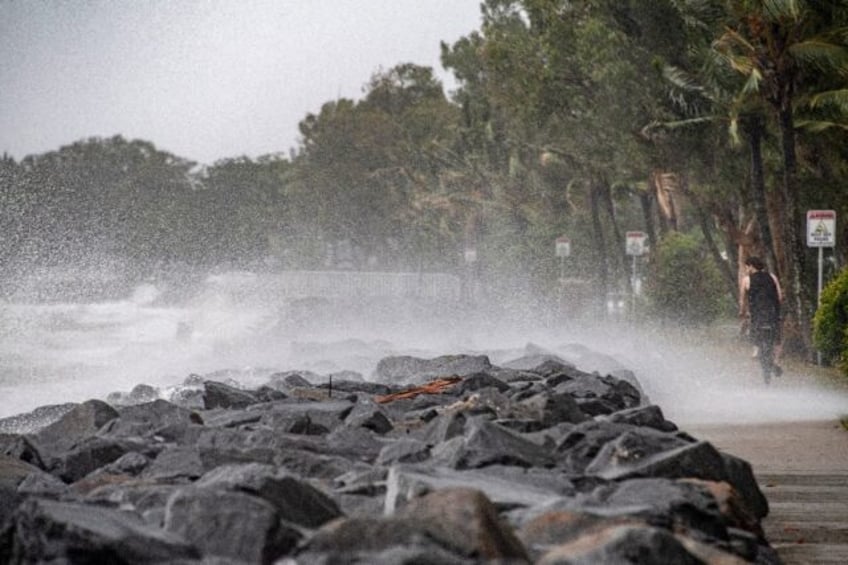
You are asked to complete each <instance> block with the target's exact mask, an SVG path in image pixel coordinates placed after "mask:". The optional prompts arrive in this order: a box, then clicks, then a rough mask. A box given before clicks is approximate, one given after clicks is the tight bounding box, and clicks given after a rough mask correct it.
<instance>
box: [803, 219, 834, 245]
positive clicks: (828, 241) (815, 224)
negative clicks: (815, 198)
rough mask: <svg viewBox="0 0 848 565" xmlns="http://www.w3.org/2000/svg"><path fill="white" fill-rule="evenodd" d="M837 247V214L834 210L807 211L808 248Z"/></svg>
mask: <svg viewBox="0 0 848 565" xmlns="http://www.w3.org/2000/svg"><path fill="white" fill-rule="evenodd" d="M835 245H836V212H835V211H834V210H808V211H807V246H808V247H833V246H835Z"/></svg>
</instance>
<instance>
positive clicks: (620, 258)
mask: <svg viewBox="0 0 848 565" xmlns="http://www.w3.org/2000/svg"><path fill="white" fill-rule="evenodd" d="M598 185H599V190H600V191H601V197H602V198H603V200H604V207H605V208H606V211H607V215H608V216H609V218H610V223H611V224H612V233H613V238H614V242H615V243H614V248H615V249H619V250H620V252H619V253H616V254H615V255H614V257H616V262H615V264H616V267H617V269H616V278H617V277H618V276H619V275H621V274H624V273H627V250H626V249H625V242H624V234H623V233H622V232H621V228H620V227H619V225H618V217H617V215H616V213H615V203H614V202H613V201H612V189H611V188H610V185H609V183H608V182H607V181H606V180H605V179H604V180H600V181H598ZM624 279H625V280H627V290H628V292H632V291H633V289H632V288H631V281H630V277H628V276H626V275H625V276H624Z"/></svg>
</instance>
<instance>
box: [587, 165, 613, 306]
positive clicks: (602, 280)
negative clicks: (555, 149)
mask: <svg viewBox="0 0 848 565" xmlns="http://www.w3.org/2000/svg"><path fill="white" fill-rule="evenodd" d="M598 192H599V190H598V185H597V184H596V183H595V182H590V183H589V204H590V208H591V214H592V232H593V235H594V237H595V249H596V251H597V257H598V282H599V286H600V296H599V298H600V300H601V301H602V302H603V301H606V294H607V292H608V291H609V266H608V265H607V245H606V240H605V238H604V230H603V226H602V225H601V213H600V195H599V194H598Z"/></svg>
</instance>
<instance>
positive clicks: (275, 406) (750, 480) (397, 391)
mask: <svg viewBox="0 0 848 565" xmlns="http://www.w3.org/2000/svg"><path fill="white" fill-rule="evenodd" d="M342 376H343V378H339V377H338V376H337V377H336V378H332V379H331V378H328V377H319V376H317V375H314V374H310V373H307V372H297V371H288V372H283V373H277V374H273V375H271V376H270V377H269V378H268V380H267V382H266V383H264V384H263V385H261V386H258V387H255V388H250V389H246V388H243V387H241V386H238V385H237V383H235V382H221V381H218V380H214V379H212V378H203V377H199V376H196V375H194V376H192V377H190V378H189V379H187V380H186V384H185V386H184V387H182V388H181V389H180V390H179V391H178V392H177V393H175V394H171V395H168V398H161V396H162V392H161V391H159V390H157V389H154V388H152V387H147V386H139V387H137V388H136V389H134V390H133V391H132V392H130V393H128V394H115V395H112V396H110V397H109V399H108V400H109V402H105V401H101V400H89V401H86V402H83V403H79V404H75V403H69V404H65V405H61V406H53V407H44V408H41V409H39V410H37V411H35V412H33V413H31V414H24V415H20V416H15V417H12V418H7V419H5V420H0V431H2V432H4V433H2V434H0V562H2V563H12V564H25V563H47V562H49V563H128V564H135V563H145V564H146V563H173V564H177V563H179V564H190V563H195V564H200V563H206V564H209V563H215V564H225V563H262V564H264V563H277V564H280V565H282V564H286V565H295V564H303V565H311V564H316V565H317V564H331V563H370V564H374V563H379V564H386V565H390V564H413V563H416V564H428V563H432V564H454V563H455V564H471V563H500V564H505V563H515V564H522V563H536V564H545V565H552V564H565V563H574V564H577V563H586V564H588V563H657V564H667V563H716V564H719V563H721V564H730V563H746V562H748V563H777V562H778V559H777V557H776V554H775V552H774V551H773V549H772V548H771V547H770V545H769V543H768V540H766V539H765V536H764V534H763V530H762V528H761V520H762V519H763V518H764V517H765V516H766V515H767V513H768V503H767V501H766V499H765V497H764V496H763V494H762V492H761V491H760V489H759V487H758V485H757V483H756V480H755V478H754V475H753V473H752V470H751V467H750V465H749V464H748V463H747V462H746V461H744V460H742V459H740V458H738V457H735V456H733V455H732V454H728V453H723V452H721V451H719V450H717V449H715V448H714V447H713V446H712V445H711V444H709V443H707V442H704V441H699V440H698V439H697V438H695V437H692V436H690V435H689V434H687V433H686V432H685V431H682V430H679V429H678V428H677V426H676V425H675V424H674V423H672V422H670V421H668V420H666V419H665V418H664V416H663V412H662V410H661V408H660V407H658V406H656V405H653V404H651V403H650V401H649V399H647V398H646V397H645V395H644V394H643V393H642V391H641V389H640V387H639V383H638V382H637V381H636V380H635V378H634V377H633V375H632V374H630V373H628V372H627V371H617V372H616V373H615V374H600V373H589V372H586V371H583V370H580V369H578V368H577V367H575V365H574V364H572V363H570V362H569V361H568V360H565V359H562V358H558V357H555V356H552V355H544V356H540V355H538V354H529V352H528V355H527V356H525V357H521V358H516V359H513V360H512V361H510V362H506V363H502V364H500V365H495V364H492V363H491V362H490V360H489V357H487V356H485V355H451V356H442V357H436V358H432V359H425V358H419V357H410V356H404V357H400V356H398V357H386V358H384V359H382V360H381V361H380V363H379V364H378V365H377V369H376V371H375V374H374V375H372V376H371V378H370V379H369V380H366V379H364V378H362V377H361V376H360V375H358V374H355V373H350V372H348V373H345V374H344V375H342Z"/></svg>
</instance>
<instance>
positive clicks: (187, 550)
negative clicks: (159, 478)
mask: <svg viewBox="0 0 848 565" xmlns="http://www.w3.org/2000/svg"><path fill="white" fill-rule="evenodd" d="M12 528H13V529H12V535H11V544H10V547H9V548H7V550H8V553H7V555H6V560H5V561H4V563H8V564H9V565H25V564H30V563H116V564H153V563H161V562H166V561H171V560H177V559H188V558H198V557H200V553H199V552H198V551H197V549H196V548H195V547H194V546H192V545H191V544H190V543H188V542H186V541H185V539H184V538H183V537H181V536H178V535H174V534H172V533H169V532H166V531H163V530H161V529H159V528H155V527H151V526H149V525H147V524H145V523H144V522H143V521H142V520H141V518H139V517H138V516H137V515H135V514H133V513H130V512H125V511H121V510H115V509H112V508H103V507H99V506H94V505H91V504H78V503H72V502H58V501H50V500H43V499H37V498H33V499H29V500H27V501H26V502H24V503H23V504H22V505H21V506H20V507H19V508H18V509H17V511H16V512H15V514H14V516H13V518H12ZM0 556H2V555H0Z"/></svg>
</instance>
